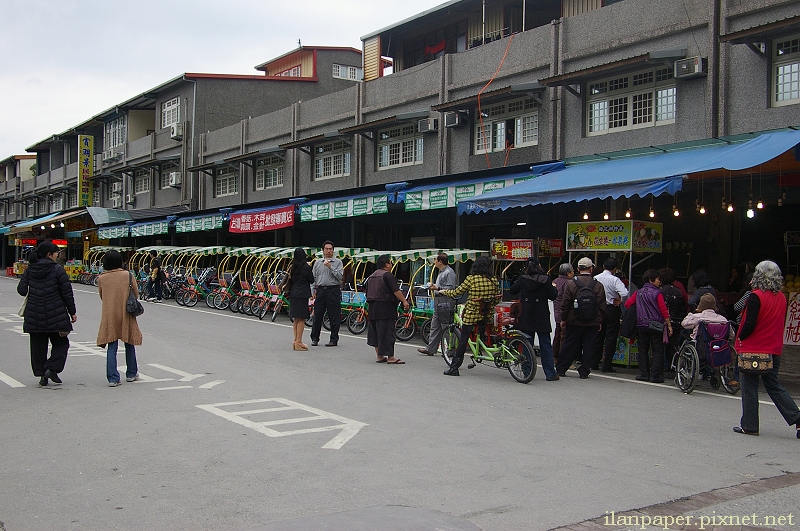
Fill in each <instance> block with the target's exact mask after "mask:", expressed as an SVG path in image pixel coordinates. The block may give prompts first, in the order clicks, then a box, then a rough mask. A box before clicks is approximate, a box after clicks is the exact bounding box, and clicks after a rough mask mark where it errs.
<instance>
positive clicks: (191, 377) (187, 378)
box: [148, 363, 205, 382]
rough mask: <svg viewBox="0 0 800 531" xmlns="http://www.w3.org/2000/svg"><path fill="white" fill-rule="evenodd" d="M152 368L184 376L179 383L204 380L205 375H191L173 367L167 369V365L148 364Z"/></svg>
mask: <svg viewBox="0 0 800 531" xmlns="http://www.w3.org/2000/svg"><path fill="white" fill-rule="evenodd" d="M148 365H150V366H151V367H155V368H156V369H161V370H162V371H167V372H171V373H172V374H177V375H178V376H183V378H181V379H180V380H178V381H179V382H191V381H192V380H195V379H197V378H202V377H203V376H205V374H189V373H188V372H183V371H179V370H178V369H173V368H171V367H167V366H166V365H159V364H158V363H148Z"/></svg>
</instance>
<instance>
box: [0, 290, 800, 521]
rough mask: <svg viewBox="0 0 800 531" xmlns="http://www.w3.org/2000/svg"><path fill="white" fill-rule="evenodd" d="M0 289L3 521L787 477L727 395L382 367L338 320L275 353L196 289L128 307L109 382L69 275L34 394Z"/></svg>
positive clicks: (564, 516)
mask: <svg viewBox="0 0 800 531" xmlns="http://www.w3.org/2000/svg"><path fill="white" fill-rule="evenodd" d="M15 287H16V281H14V280H12V279H6V278H4V277H0V345H2V346H0V373H1V374H0V448H2V450H1V451H0V485H3V488H1V489H0V529H2V530H5V531H17V530H49V529H66V530H71V529H75V530H78V529H80V530H95V529H96V530H106V529H136V530H138V529H142V530H144V529H147V530H154V529H155V530H159V529H175V530H189V529H192V530H194V529H211V528H213V529H221V530H248V529H252V530H256V529H258V530H271V531H278V530H295V529H296V530H299V529H311V528H315V529H320V528H326V529H335V530H340V529H341V530H344V529H349V530H353V529H382V530H388V531H391V530H399V529H442V530H474V529H482V530H485V531H494V530H498V531H501V530H512V529H526V530H527V529H532V530H545V529H552V528H555V527H559V526H572V525H575V524H577V523H579V522H585V521H588V520H591V519H595V518H599V517H603V516H604V515H605V514H606V512H607V511H608V512H610V511H615V512H617V513H623V512H625V511H631V510H634V509H638V508H642V507H647V506H653V505H655V504H663V503H668V502H671V501H672V500H675V499H678V498H681V497H685V496H693V495H694V496H699V495H701V494H702V493H707V492H709V491H712V490H714V489H723V488H727V487H732V486H735V485H739V484H743V483H749V482H753V481H755V480H759V479H762V478H772V477H775V476H783V475H786V474H787V473H797V472H800V441H798V440H797V439H795V437H794V430H793V429H792V428H789V427H787V426H786V425H785V424H783V422H782V420H781V419H780V417H779V415H778V413H777V411H776V410H775V408H774V407H773V406H772V405H762V425H761V436H760V437H745V436H741V435H736V434H734V433H733V432H732V431H731V427H732V426H734V425H736V424H737V422H738V419H739V415H740V402H739V400H738V399H737V398H735V397H730V396H728V395H726V394H724V392H716V391H712V390H711V389H710V388H708V387H706V386H705V383H703V384H702V385H701V386H700V387H701V389H700V390H698V391H695V393H693V394H692V395H689V396H686V395H683V394H682V393H680V392H679V391H677V390H676V389H675V388H673V387H670V386H668V385H655V384H647V383H641V382H635V381H633V380H632V379H630V378H626V377H624V375H623V377H616V376H613V377H606V376H605V375H592V376H591V377H590V378H589V379H588V380H579V379H578V378H577V375H575V373H571V374H572V377H569V378H566V379H562V380H561V381H560V382H546V381H545V380H544V375H543V374H542V372H541V370H540V371H539V373H538V374H537V376H536V379H535V380H534V381H533V382H532V383H531V384H529V385H521V384H518V383H515V382H514V381H513V380H512V378H511V376H510V375H509V374H508V372H507V371H501V370H497V369H493V368H489V367H483V366H479V367H478V368H476V369H474V370H471V371H467V370H464V371H463V372H462V374H463V375H462V376H461V377H460V378H447V377H444V376H442V375H441V372H442V370H443V369H444V364H443V362H442V361H441V359H440V358H437V357H427V356H420V355H418V354H417V353H416V350H415V348H414V346H411V345H399V346H398V356H400V357H401V358H403V359H404V360H406V361H407V364H406V365H404V366H387V365H385V364H376V363H374V353H373V352H372V349H371V348H369V347H367V345H366V344H365V338H364V337H353V336H350V335H348V334H347V333H346V331H345V333H344V334H343V336H342V339H341V341H340V344H339V347H337V348H325V347H322V346H320V347H316V348H312V349H311V350H310V351H309V352H295V351H292V350H291V328H290V326H289V323H288V319H286V318H285V317H282V318H281V317H279V319H278V322H276V323H269V322H262V321H258V320H257V319H254V318H249V317H243V316H238V315H235V314H231V313H230V312H219V311H216V310H210V309H208V308H207V307H205V306H202V305H198V306H197V307H195V308H193V309H187V308H181V307H178V306H176V305H175V304H174V303H172V302H167V303H165V304H162V305H156V304H148V305H146V310H147V312H146V313H145V315H144V316H143V317H141V318H140V324H141V327H142V329H143V332H144V345H143V346H142V347H140V348H139V349H138V357H139V364H140V372H141V373H142V374H143V376H145V378H143V381H140V382H135V383H123V385H122V386H120V387H117V388H109V387H107V385H106V380H105V357H104V352H103V351H102V350H100V349H98V348H96V347H94V338H95V335H96V332H97V325H98V321H99V299H98V298H97V294H96V291H95V289H94V288H91V287H86V286H81V285H75V291H76V298H77V304H78V316H79V319H78V323H77V326H76V331H75V333H73V334H72V335H71V336H70V339H71V341H72V348H71V349H70V358H69V360H68V362H67V368H66V370H65V371H64V373H63V374H62V378H63V380H64V384H63V385H60V386H51V387H48V388H39V387H38V386H37V381H38V379H36V378H34V377H33V376H32V374H31V372H30V365H29V356H28V347H27V336H25V335H23V334H21V333H20V326H21V323H20V319H19V318H18V317H17V316H16V315H15V313H16V309H17V307H18V306H19V303H20V297H19V296H17V294H16V292H15ZM323 340H327V335H323ZM787 477H795V476H787ZM773 488H775V489H778V488H781V489H789V490H785V491H784V492H797V491H796V489H795V490H794V491H792V490H791V489H792V488H794V487H792V486H791V485H789V486H782V487H779V486H774V487H773ZM743 496H745V495H744V494H743ZM746 496H749V494H746ZM780 499H785V500H796V497H792V496H783V497H782V498H781V497H778V500H780ZM786 504H789V507H788V508H787V507H783V506H782V505H781V502H780V501H777V502H775V503H773V504H772V505H770V511H772V512H775V513H776V514H777V512H778V511H785V512H788V511H789V509H791V510H793V511H794V512H797V504H796V502H795V501H786V502H785V503H783V505H786ZM792 504H793V505H792ZM706 506H709V507H710V505H708V504H706ZM702 507H704V506H698V507H697V510H703V509H702ZM730 510H738V509H736V508H735V507H734V508H732V509H730ZM795 523H796V521H795ZM773 527H774V526H773ZM785 528H787V529H788V527H785Z"/></svg>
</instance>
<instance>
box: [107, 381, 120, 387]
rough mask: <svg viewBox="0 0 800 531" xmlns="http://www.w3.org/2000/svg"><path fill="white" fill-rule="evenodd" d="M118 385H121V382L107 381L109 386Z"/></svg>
mask: <svg viewBox="0 0 800 531" xmlns="http://www.w3.org/2000/svg"><path fill="white" fill-rule="evenodd" d="M118 385H122V382H108V386H109V387H116V386H118Z"/></svg>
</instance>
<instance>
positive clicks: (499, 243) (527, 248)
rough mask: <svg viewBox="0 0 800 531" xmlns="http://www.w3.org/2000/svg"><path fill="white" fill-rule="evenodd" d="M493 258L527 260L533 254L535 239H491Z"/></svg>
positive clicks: (490, 249)
mask: <svg viewBox="0 0 800 531" xmlns="http://www.w3.org/2000/svg"><path fill="white" fill-rule="evenodd" d="M489 252H490V253H491V256H492V259H493V260H527V259H528V258H531V257H532V256H533V240H491V241H490V242H489Z"/></svg>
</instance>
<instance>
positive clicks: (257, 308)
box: [250, 298, 267, 317]
mask: <svg viewBox="0 0 800 531" xmlns="http://www.w3.org/2000/svg"><path fill="white" fill-rule="evenodd" d="M266 304H267V301H266V300H264V299H262V298H258V299H256V300H254V301H253V303H252V304H251V305H250V315H253V316H255V317H258V316H259V315H261V311H262V310H263V308H264V306H265V305H266Z"/></svg>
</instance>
